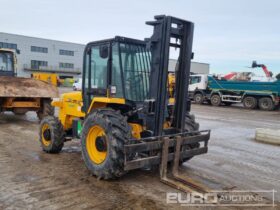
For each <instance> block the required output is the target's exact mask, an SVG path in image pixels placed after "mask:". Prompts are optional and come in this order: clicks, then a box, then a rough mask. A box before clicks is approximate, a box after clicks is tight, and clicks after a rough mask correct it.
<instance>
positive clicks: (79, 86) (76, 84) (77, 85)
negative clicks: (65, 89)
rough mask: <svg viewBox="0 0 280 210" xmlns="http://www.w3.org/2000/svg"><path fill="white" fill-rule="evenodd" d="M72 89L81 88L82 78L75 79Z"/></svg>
mask: <svg viewBox="0 0 280 210" xmlns="http://www.w3.org/2000/svg"><path fill="white" fill-rule="evenodd" d="M73 90H74V91H77V90H79V91H80V90H82V78H80V79H78V80H76V81H75V82H74V84H73Z"/></svg>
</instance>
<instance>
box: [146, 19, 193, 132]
mask: <svg viewBox="0 0 280 210" xmlns="http://www.w3.org/2000/svg"><path fill="white" fill-rule="evenodd" d="M146 24H147V25H151V26H153V27H154V31H153V35H152V37H151V38H150V39H148V40H147V41H148V46H149V47H150V50H151V55H152V60H151V75H150V84H151V88H150V94H149V99H148V100H147V101H148V102H149V104H153V105H152V107H153V109H152V110H153V114H150V115H148V120H147V127H148V129H149V130H152V131H153V135H154V136H161V135H163V124H164V119H165V113H166V109H167V108H166V107H167V104H168V100H167V95H168V94H167V83H168V63H169V52H170V48H176V49H179V56H178V61H177V69H176V72H175V75H176V84H175V104H174V111H173V122H172V127H173V128H175V129H176V130H177V132H183V131H184V125H185V114H186V111H189V109H190V105H188V104H189V100H188V85H189V75H190V64H191V59H192V42H193V30H194V24H193V23H192V22H189V21H185V20H181V19H178V18H175V17H171V16H165V15H159V16H155V20H154V21H148V22H146Z"/></svg>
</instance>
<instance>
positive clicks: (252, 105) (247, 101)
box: [243, 96, 258, 109]
mask: <svg viewBox="0 0 280 210" xmlns="http://www.w3.org/2000/svg"><path fill="white" fill-rule="evenodd" d="M243 106H244V107H245V108H246V109H256V108H257V106H258V101H257V99H256V98H255V97H253V96H246V97H245V98H244V99H243Z"/></svg>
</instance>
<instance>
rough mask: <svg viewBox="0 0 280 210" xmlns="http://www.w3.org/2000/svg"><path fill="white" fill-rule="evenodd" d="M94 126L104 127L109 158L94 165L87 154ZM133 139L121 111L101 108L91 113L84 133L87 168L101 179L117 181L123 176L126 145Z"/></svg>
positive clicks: (83, 154) (82, 140)
mask: <svg viewBox="0 0 280 210" xmlns="http://www.w3.org/2000/svg"><path fill="white" fill-rule="evenodd" d="M94 125H98V126H100V127H102V128H103V129H104V131H105V133H106V139H107V140H106V142H107V156H106V159H105V160H104V161H103V162H102V163H100V164H96V163H94V162H93V161H92V160H91V159H90V157H89V154H88V152H87V148H86V141H87V135H88V132H89V130H90V128H91V127H92V126H94ZM129 139H131V127H130V126H129V124H128V123H127V119H126V117H124V116H122V115H121V114H120V112H119V111H115V110H113V109H110V108H101V109H97V110H94V111H93V112H92V113H90V114H89V115H88V116H87V117H86V119H85V121H84V124H83V131H82V138H81V144H82V156H83V159H84V161H85V164H86V167H87V168H88V169H89V170H90V171H91V173H92V174H93V175H95V176H97V177H98V178H99V179H115V178H118V177H121V176H123V175H124V174H125V173H126V171H125V170H124V158H125V155H124V145H125V144H128V143H129Z"/></svg>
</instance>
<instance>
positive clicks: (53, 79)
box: [32, 73, 58, 87]
mask: <svg viewBox="0 0 280 210" xmlns="http://www.w3.org/2000/svg"><path fill="white" fill-rule="evenodd" d="M32 77H33V78H34V79H37V80H41V81H45V82H48V83H50V84H52V85H54V86H56V87H57V86H58V76H57V74H53V73H33V74H32Z"/></svg>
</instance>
